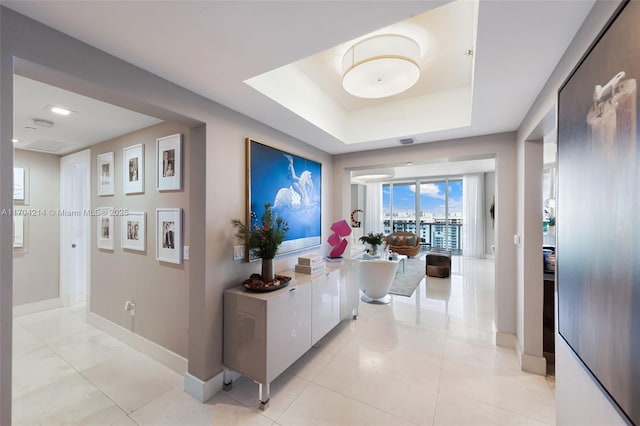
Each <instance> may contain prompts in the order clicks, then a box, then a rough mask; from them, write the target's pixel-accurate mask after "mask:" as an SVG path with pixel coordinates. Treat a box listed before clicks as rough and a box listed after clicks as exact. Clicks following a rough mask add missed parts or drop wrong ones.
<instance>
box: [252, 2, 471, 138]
mask: <svg viewBox="0 0 640 426" xmlns="http://www.w3.org/2000/svg"><path fill="white" fill-rule="evenodd" d="M477 5H478V2H477V0H464V1H462V0H458V1H454V2H451V3H449V4H446V5H443V6H440V7H437V8H435V9H431V10H429V11H427V12H425V13H422V14H420V15H417V16H414V17H412V18H410V19H407V20H404V21H402V22H398V23H395V24H392V25H390V26H388V27H385V28H382V29H379V30H376V31H374V32H371V33H369V34H365V35H363V36H361V37H358V38H357V39H354V40H349V41H348V42H346V43H342V44H341V45H339V46H336V47H333V48H331V49H327V50H325V51H323V52H320V53H318V54H316V55H312V56H310V57H308V58H304V59H301V60H299V61H297V62H294V63H291V64H288V65H285V66H283V67H280V68H277V69H275V70H272V71H269V72H267V73H264V74H261V75H258V76H256V77H253V78H251V79H249V80H247V81H245V82H246V83H247V84H249V85H250V86H251V87H253V88H255V89H256V90H258V91H260V92H261V93H263V94H264V95H265V96H268V97H269V98H271V99H272V100H273V101H274V102H278V103H280V104H281V105H282V106H284V107H285V108H287V109H289V110H291V111H292V112H293V113H295V114H297V115H299V116H300V117H302V118H303V119H305V120H307V121H309V122H310V123H312V124H314V125H315V126H317V127H319V128H320V129H322V130H324V131H325V132H327V133H328V134H330V135H332V136H334V137H335V138H336V139H338V140H340V141H341V142H343V143H345V144H354V143H363V142H370V141H377V140H381V139H385V138H392V139H395V140H398V139H402V138H412V137H414V135H417V134H424V133H429V132H434V131H438V130H449V129H455V128H461V127H467V126H469V125H470V124H471V106H472V101H473V65H474V56H473V54H471V55H468V54H467V51H471V52H473V50H474V49H475V29H476V23H477ZM387 34H394V35H401V36H404V37H407V38H410V39H411V40H414V41H415V42H416V43H417V44H418V46H419V47H420V56H419V58H418V64H419V66H420V70H421V73H420V78H419V80H418V81H417V83H416V84H415V85H414V86H413V87H411V88H409V89H408V90H406V91H405V92H402V93H400V94H397V95H395V96H389V97H384V98H380V99H362V98H358V97H355V96H352V95H351V94H349V93H347V91H345V90H344V89H343V87H342V76H343V75H342V70H343V68H342V59H343V56H344V55H345V53H346V52H347V51H348V50H349V49H350V48H351V47H352V46H354V45H355V44H357V43H358V42H360V41H362V40H364V39H370V38H372V37H375V36H380V35H387ZM425 117H429V119H425Z"/></svg>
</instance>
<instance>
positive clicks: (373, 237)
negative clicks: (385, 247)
mask: <svg viewBox="0 0 640 426" xmlns="http://www.w3.org/2000/svg"><path fill="white" fill-rule="evenodd" d="M360 241H362V242H363V243H366V244H369V246H371V249H370V251H369V254H372V255H375V254H376V253H377V252H378V246H379V245H380V244H382V243H383V242H384V234H382V233H380V234H374V233H373V232H369V233H368V234H367V235H363V236H362V237H360Z"/></svg>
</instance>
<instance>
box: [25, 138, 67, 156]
mask: <svg viewBox="0 0 640 426" xmlns="http://www.w3.org/2000/svg"><path fill="white" fill-rule="evenodd" d="M72 146H73V145H71V144H68V143H65V142H60V141H54V140H46V139H38V140H36V141H34V142H31V143H29V144H25V146H24V148H25V149H29V150H33V151H42V152H48V153H51V154H57V153H60V152H62V151H64V150H65V149H67V148H70V147H72Z"/></svg>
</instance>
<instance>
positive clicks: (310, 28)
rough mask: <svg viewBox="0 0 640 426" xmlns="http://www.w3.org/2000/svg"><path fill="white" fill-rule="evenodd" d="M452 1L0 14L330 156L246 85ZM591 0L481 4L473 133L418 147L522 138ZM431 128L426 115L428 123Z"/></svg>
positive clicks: (310, 133) (327, 138)
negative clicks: (42, 27)
mask: <svg viewBox="0 0 640 426" xmlns="http://www.w3.org/2000/svg"><path fill="white" fill-rule="evenodd" d="M445 3H448V2H447V1H433V0H420V1H377V0H372V1H369V0H362V1H340V2H338V1H268V0H257V1H237V2H234V1H188V2H186V1H185V2H183V1H144V2H137V1H90V2H79V1H57V0H49V1H14V0H9V1H7V0H2V4H3V5H6V6H7V7H10V8H12V9H14V10H16V11H18V12H20V13H23V14H25V15H27V16H30V17H32V18H34V19H36V20H38V21H40V22H43V23H45V24H46V25H49V26H51V27H54V28H56V29H58V30H60V31H62V32H63V33H66V34H68V35H70V36H72V37H75V38H78V39H80V40H83V41H85V42H86V43H88V44H90V45H93V46H95V47H97V48H99V49H102V50H104V51H106V52H109V53H111V54H113V55H115V56H117V57H120V58H122V59H124V60H126V61H129V62H131V63H132V64H134V65H137V66H139V67H141V68H143V69H146V70H148V71H150V72H152V73H155V74H157V75H159V76H161V77H163V78H165V79H167V80H170V81H172V82H174V83H177V84H179V85H181V86H183V87H185V88H187V89H189V90H192V91H194V92H196V93H199V94H201V95H203V96H205V97H208V98H209V99H212V100H214V101H216V102H218V103H220V104H223V105H225V106H227V107H229V108H231V109H234V110H236V111H239V112H241V113H243V114H245V115H247V116H250V117H252V118H254V119H256V120H258V121H261V122H263V123H265V124H267V125H269V126H271V127H274V128H276V129H278V130H281V131H282V132H284V133H287V134H289V135H292V136H293V137H296V138H298V139H300V140H303V141H305V142H307V143H309V144H311V145H314V146H317V147H319V148H320V149H322V150H324V151H326V152H329V153H332V154H338V153H345V152H351V151H359V150H368V149H375V148H383V147H391V146H397V145H398V140H397V139H398V137H401V136H403V135H395V136H394V137H385V138H384V139H381V140H375V141H371V142H365V143H359V144H353V145H347V144H345V143H343V142H342V141H340V140H338V139H337V138H335V137H334V136H331V135H330V134H328V133H327V132H325V131H323V130H321V129H319V128H318V127H316V126H314V125H313V124H311V123H310V122H309V121H307V120H305V119H303V118H301V117H300V116H298V115H297V114H295V113H293V112H291V111H290V110H289V109H287V108H285V107H283V106H281V105H279V104H277V103H275V102H273V101H272V100H271V99H269V98H268V97H265V96H264V95H262V94H261V93H259V92H257V91H256V90H254V89H253V88H251V87H249V86H248V85H247V84H245V83H244V81H245V80H247V79H248V78H250V77H253V76H256V75H259V74H262V73H264V72H267V71H271V70H273V69H276V68H279V67H282V66H283V65H286V64H290V63H293V62H296V61H299V60H301V59H304V58H307V57H309V56H311V55H314V54H317V53H319V52H322V51H325V50H327V49H329V48H332V47H335V46H339V45H340V44H342V43H345V42H347V41H349V40H353V39H355V38H357V37H361V36H362V35H364V34H367V33H369V32H372V31H375V30H377V29H380V28H383V27H385V26H388V25H392V24H394V23H397V22H400V21H403V20H406V19H408V18H411V17H413V16H416V15H419V14H421V13H423V12H425V11H427V10H428V9H432V8H435V7H438V6H440V5H442V4H445ZM593 3H594V0H582V1H575V0H554V1H539V0H518V1H516V0H480V2H479V10H478V27H477V44H476V48H475V68H474V75H473V100H472V116H471V125H470V126H467V127H463V128H458V129H454V130H443V131H437V132H430V133H420V134H414V135H413V137H414V138H415V140H416V143H423V142H430V141H435V140H447V139H451V138H458V137H465V136H473V135H480V134H490V133H497V132H503V131H512V130H515V129H517V127H518V126H519V124H520V123H521V121H522V119H523V118H524V116H525V114H526V113H527V111H528V110H529V108H530V106H531V104H532V103H533V101H534V100H535V97H536V96H537V94H538V93H539V91H540V90H541V88H542V86H543V85H544V83H545V81H546V80H547V78H548V76H549V75H550V73H551V72H552V70H553V68H554V67H555V65H556V63H557V61H558V60H559V59H560V57H561V56H562V54H563V52H564V50H565V49H566V47H567V46H568V44H569V43H570V41H571V39H572V38H573V36H574V35H575V33H576V31H577V30H578V28H579V27H580V25H581V23H582V22H583V21H584V18H585V17H586V15H587V14H588V12H589V11H590V9H591V7H592V6H593ZM424 119H425V120H429V119H430V117H429V116H425V117H424Z"/></svg>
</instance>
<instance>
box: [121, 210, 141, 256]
mask: <svg viewBox="0 0 640 426" xmlns="http://www.w3.org/2000/svg"><path fill="white" fill-rule="evenodd" d="M146 217H147V214H146V213H145V212H129V214H128V215H125V216H122V225H121V226H120V233H121V236H122V238H121V245H122V248H123V249H128V250H136V251H145V250H146V249H147V245H146V240H147V238H146Z"/></svg>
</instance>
